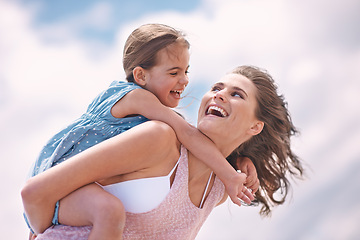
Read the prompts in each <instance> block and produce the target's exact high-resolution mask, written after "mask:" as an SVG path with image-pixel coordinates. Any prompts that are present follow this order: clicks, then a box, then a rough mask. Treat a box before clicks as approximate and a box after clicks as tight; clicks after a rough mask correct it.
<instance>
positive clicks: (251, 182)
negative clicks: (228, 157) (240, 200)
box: [236, 157, 260, 195]
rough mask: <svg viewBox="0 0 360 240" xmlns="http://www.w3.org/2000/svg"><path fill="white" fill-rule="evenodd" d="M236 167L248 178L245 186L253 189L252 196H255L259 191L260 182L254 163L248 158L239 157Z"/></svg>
mask: <svg viewBox="0 0 360 240" xmlns="http://www.w3.org/2000/svg"><path fill="white" fill-rule="evenodd" d="M236 165H237V167H238V169H239V170H240V171H241V172H242V173H245V174H246V176H247V177H246V180H245V183H244V185H245V186H246V187H247V188H248V189H251V192H252V194H253V195H255V193H256V191H257V190H258V189H259V185H260V182H259V179H258V176H257V172H256V168H255V166H254V164H253V162H252V161H251V160H250V159H249V158H248V157H238V159H237V161H236Z"/></svg>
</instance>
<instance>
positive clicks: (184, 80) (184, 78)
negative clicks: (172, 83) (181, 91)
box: [180, 75, 189, 87]
mask: <svg viewBox="0 0 360 240" xmlns="http://www.w3.org/2000/svg"><path fill="white" fill-rule="evenodd" d="M180 83H181V84H183V85H184V86H185V87H186V86H187V85H188V83H189V77H188V76H187V75H184V76H183V77H182V78H181V79H180Z"/></svg>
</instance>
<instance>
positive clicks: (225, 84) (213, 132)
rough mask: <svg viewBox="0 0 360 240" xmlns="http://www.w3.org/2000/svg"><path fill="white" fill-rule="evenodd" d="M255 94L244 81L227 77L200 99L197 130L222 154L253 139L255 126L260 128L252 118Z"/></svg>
mask: <svg viewBox="0 0 360 240" xmlns="http://www.w3.org/2000/svg"><path fill="white" fill-rule="evenodd" d="M256 92H257V89H256V87H255V85H254V84H253V83H252V81H250V80H249V79H248V78H246V77H244V76H242V75H239V74H227V75H225V76H224V77H223V78H222V79H221V80H220V81H219V82H217V83H215V84H214V85H213V86H212V88H211V89H210V91H209V92H207V93H206V94H205V95H204V97H203V98H202V101H201V105H200V108H199V113H198V129H199V130H200V131H201V132H203V133H204V134H206V135H207V136H208V137H209V138H210V139H212V140H213V141H214V142H215V144H216V145H217V146H218V148H219V149H220V150H221V151H223V152H226V154H230V153H231V152H232V151H233V150H234V149H235V148H236V147H238V146H239V145H240V144H241V143H243V142H245V141H246V140H248V139H249V138H250V137H251V136H253V135H254V133H255V132H254V130H259V129H256V128H257V127H261V129H262V126H263V125H262V123H261V122H260V121H258V120H257V119H256V117H255V108H256V106H257V102H256V98H255V96H256ZM259 124H260V125H259ZM261 129H260V131H261ZM257 133H258V132H257ZM257 133H256V134H257ZM228 151H230V152H228Z"/></svg>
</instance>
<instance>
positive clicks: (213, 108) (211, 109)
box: [207, 106, 228, 117]
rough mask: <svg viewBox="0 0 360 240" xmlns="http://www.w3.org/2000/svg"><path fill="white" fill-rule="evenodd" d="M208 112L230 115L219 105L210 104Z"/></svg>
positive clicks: (224, 115) (220, 115) (222, 115)
mask: <svg viewBox="0 0 360 240" xmlns="http://www.w3.org/2000/svg"><path fill="white" fill-rule="evenodd" d="M207 114H212V115H216V116H219V117H227V116H228V113H227V112H226V111H225V110H224V109H222V108H220V107H217V106H210V107H209V108H208V110H207Z"/></svg>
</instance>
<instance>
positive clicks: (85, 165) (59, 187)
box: [21, 121, 177, 223]
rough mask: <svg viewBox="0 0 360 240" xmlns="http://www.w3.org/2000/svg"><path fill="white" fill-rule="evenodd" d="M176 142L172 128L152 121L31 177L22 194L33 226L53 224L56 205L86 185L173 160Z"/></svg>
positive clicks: (26, 211)
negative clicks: (45, 223) (170, 157)
mask: <svg viewBox="0 0 360 240" xmlns="http://www.w3.org/2000/svg"><path fill="white" fill-rule="evenodd" d="M176 143H177V138H176V135H175V133H174V131H173V130H172V128H171V127H169V126H168V125H166V124H164V123H161V122H156V121H149V122H146V123H144V124H140V125H138V126H136V127H134V128H132V129H130V130H128V131H126V132H124V133H122V134H119V135H117V136H115V137H113V138H111V139H108V140H106V141H104V142H102V143H99V144H97V145H95V146H93V147H91V148H89V149H87V150H86V151H83V152H81V153H79V154H77V155H75V156H74V157H72V158H70V159H68V160H67V161H65V162H63V163H61V164H59V165H57V166H54V167H52V168H50V169H48V170H47V171H45V172H43V173H41V174H39V175H37V176H35V177H33V178H30V179H29V180H28V181H27V183H26V184H25V186H24V188H23V189H22V192H21V195H22V198H23V204H24V209H25V213H26V215H27V217H28V219H29V221H30V223H43V222H51V219H52V217H53V214H54V206H55V203H56V202H57V201H58V200H60V199H62V198H63V197H65V196H66V195H68V194H69V193H71V192H72V191H74V190H76V189H78V188H80V187H82V186H84V185H86V184H89V183H92V182H95V181H98V180H101V179H104V178H108V177H112V176H115V175H120V174H125V173H130V172H135V171H138V170H141V169H149V168H153V167H154V166H157V165H160V164H162V163H163V162H164V161H169V160H168V156H170V155H171V151H174V149H175V150H177V148H176ZM172 156H173V155H172Z"/></svg>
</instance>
